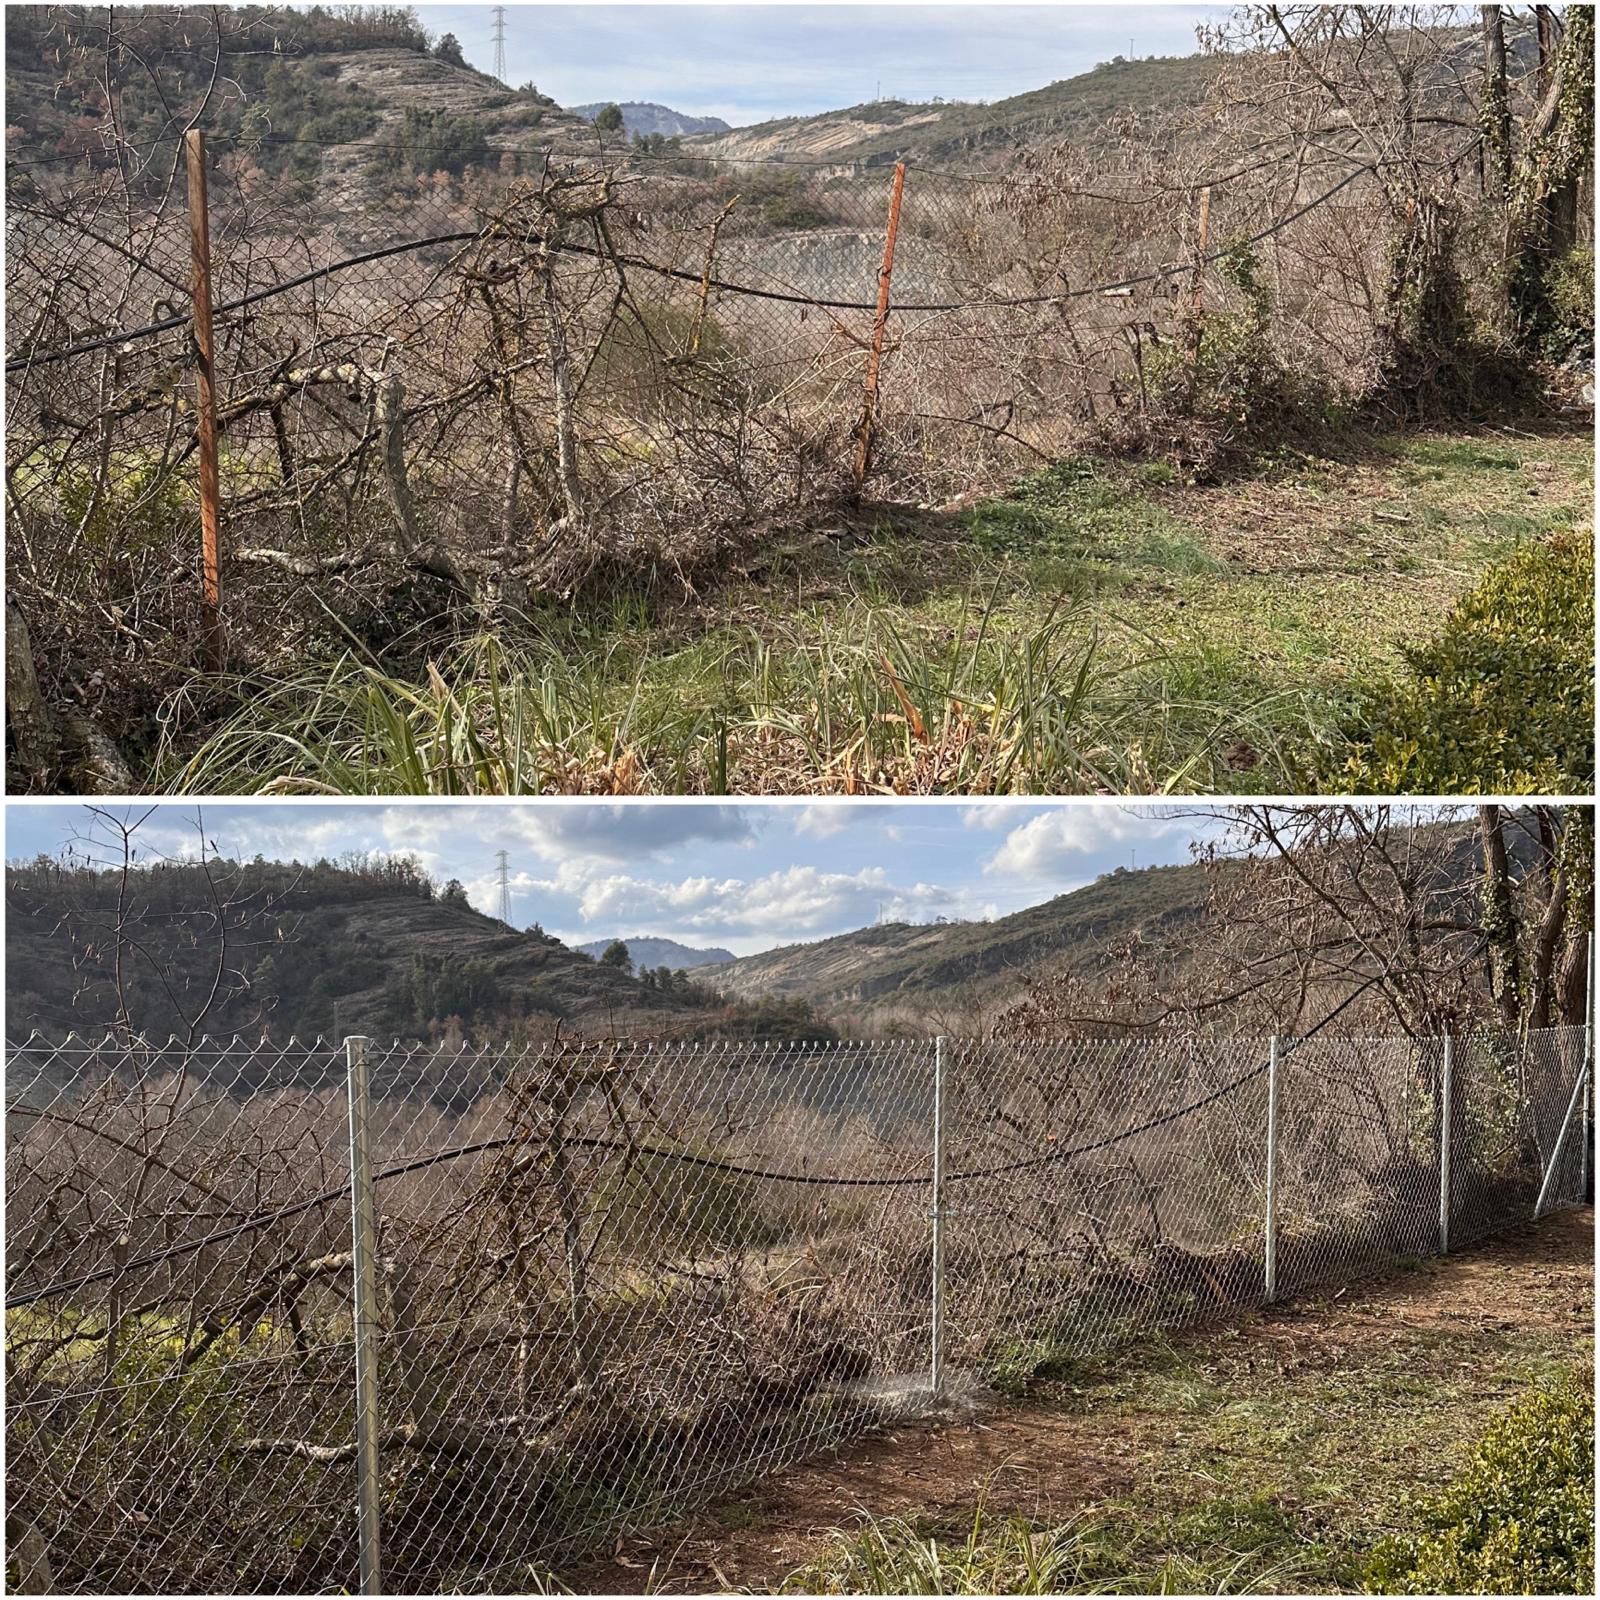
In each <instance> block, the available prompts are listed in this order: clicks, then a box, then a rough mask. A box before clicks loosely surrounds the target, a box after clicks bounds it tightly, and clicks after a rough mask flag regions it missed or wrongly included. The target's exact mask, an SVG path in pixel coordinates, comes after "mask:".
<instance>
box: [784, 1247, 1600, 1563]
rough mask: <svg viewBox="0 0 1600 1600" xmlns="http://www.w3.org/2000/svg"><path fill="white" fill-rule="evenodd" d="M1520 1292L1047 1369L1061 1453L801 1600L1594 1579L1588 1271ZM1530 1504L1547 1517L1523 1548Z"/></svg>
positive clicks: (1462, 1278) (1034, 1451)
mask: <svg viewBox="0 0 1600 1600" xmlns="http://www.w3.org/2000/svg"><path fill="white" fill-rule="evenodd" d="M1574 1259H1575V1260H1577V1259H1579V1258H1578V1257H1576V1256H1575V1257H1574ZM1512 1270H1513V1271H1515V1272H1516V1273H1517V1277H1516V1278H1515V1280H1513V1279H1512V1278H1510V1277H1503V1276H1500V1275H1499V1274H1500V1273H1501V1272H1503V1271H1504V1269H1503V1268H1495V1269H1491V1271H1489V1272H1488V1273H1480V1272H1479V1271H1478V1270H1477V1269H1476V1268H1463V1267H1462V1265H1461V1264H1460V1263H1458V1262H1454V1261H1431V1262H1429V1263H1427V1264H1425V1265H1419V1266H1418V1267H1417V1268H1416V1269H1415V1270H1414V1272H1413V1273H1412V1274H1408V1275H1407V1281H1408V1283H1409V1284H1410V1285H1414V1290H1413V1289H1412V1288H1407V1289H1406V1290H1404V1291H1401V1298H1402V1300H1409V1299H1410V1298H1411V1296H1412V1294H1413V1293H1414V1294H1415V1295H1416V1296H1417V1301H1416V1304H1417V1306H1418V1311H1419V1312H1420V1314H1417V1313H1413V1312H1411V1311H1409V1310H1408V1309H1407V1308H1406V1307H1405V1306H1404V1305H1401V1306H1398V1307H1389V1306H1386V1305H1384V1304H1383V1303H1381V1301H1380V1302H1379V1303H1376V1304H1372V1305H1362V1304H1361V1303H1360V1298H1359V1297H1357V1300H1356V1301H1355V1303H1353V1304H1352V1303H1351V1302H1349V1301H1347V1300H1342V1299H1341V1300H1336V1301H1333V1302H1330V1303H1328V1304H1325V1305H1317V1304H1311V1305H1307V1306H1304V1307H1300V1308H1296V1309H1295V1310H1294V1311H1292V1312H1288V1313H1285V1314H1283V1316H1282V1317H1281V1318H1279V1319H1251V1320H1247V1321H1245V1322H1242V1323H1240V1324H1236V1325H1230V1326H1224V1327H1220V1328H1216V1329H1212V1330H1209V1331H1204V1332H1201V1333H1197V1334H1191V1335H1181V1334H1180V1335H1174V1336H1172V1337H1170V1338H1168V1339H1165V1340H1156V1341H1153V1342H1147V1343H1146V1344H1145V1345H1142V1346H1138V1347H1133V1348H1125V1349H1122V1350H1107V1351H1105V1352H1103V1353H1100V1354H1095V1355H1089V1356H1085V1357H1081V1358H1077V1359H1073V1358H1071V1357H1070V1356H1067V1355H1064V1354H1062V1353H1060V1352H1048V1351H1045V1352H1042V1354H1041V1352H1038V1351H1034V1352H1027V1353H1026V1354H1028V1355H1030V1356H1033V1357H1038V1358H1039V1361H1038V1370H1037V1371H1036V1373H1035V1374H1034V1375H1033V1377H1032V1378H1031V1380H1030V1383H1029V1386H1028V1387H1029V1393H1030V1398H1029V1400H1028V1413H1027V1414H1028V1415H1032V1416H1035V1417H1038V1418H1040V1419H1041V1426H1043V1427H1045V1428H1047V1429H1048V1431H1047V1432H1045V1433H1042V1434H1041V1435H1040V1438H1039V1441H1038V1443H1037V1444H1036V1445H1035V1446H1033V1447H1032V1448H1031V1449H1026V1450H1023V1451H1021V1452H1020V1453H1018V1454H1015V1455H1013V1454H1010V1453H1009V1452H1010V1451H1011V1450H1012V1449H1015V1448H1017V1447H1015V1446H1011V1447H1008V1456H1007V1464H1006V1468H1005V1469H1004V1471H1003V1472H1000V1473H996V1474H993V1475H992V1476H991V1477H990V1478H988V1479H985V1480H982V1481H980V1482H979V1483H977V1484H975V1486H974V1487H975V1490H976V1494H975V1499H976V1510H975V1511H974V1510H973V1509H971V1506H970V1503H969V1508H968V1509H967V1510H964V1511H963V1510H947V1511H944V1512H930V1513H928V1514H926V1515H913V1516H911V1517H909V1518H907V1517H901V1518H898V1519H897V1518H894V1517H882V1518H879V1519H877V1520H870V1519H867V1520H863V1521H861V1522H860V1523H859V1524H858V1525H856V1526H852V1527H849V1528H844V1529H841V1530H839V1531H838V1532H837V1533H836V1534H835V1535H834V1536H832V1537H831V1538H830V1540H829V1541H828V1542H827V1544H826V1545H825V1546H823V1547H822V1548H821V1549H819V1550H818V1551H817V1553H816V1554H815V1556H814V1557H813V1559H812V1560H811V1561H810V1562H809V1563H808V1564H807V1565H806V1566H805V1567H804V1568H802V1569H801V1570H800V1571H799V1572H796V1573H795V1574H794V1575H793V1576H792V1577H791V1578H790V1579H789V1580H788V1583H787V1585H785V1587H787V1588H789V1589H807V1588H809V1589H814V1590H817V1591H820V1592H831V1593H843V1592H847V1591H849V1590H852V1589H853V1590H855V1591H857V1592H866V1593H913V1592H931V1593H983V1592H994V1593H1020V1594H1028V1593H1046V1592H1058V1593H1119V1592H1121V1593H1225V1592H1226V1593H1245V1592H1285V1593H1325V1592H1336V1591H1340V1592H1350V1591H1359V1590H1360V1589H1362V1588H1363V1587H1365V1586H1367V1585H1369V1584H1372V1583H1378V1584H1379V1586H1380V1587H1383V1588H1401V1589H1404V1588H1406V1585H1407V1580H1408V1575H1410V1576H1411V1577H1414V1578H1417V1579H1418V1580H1419V1581H1418V1583H1417V1584H1416V1585H1414V1587H1417V1588H1418V1589H1427V1588H1432V1589H1434V1590H1437V1589H1438V1588H1439V1587H1440V1583H1441V1582H1443V1583H1444V1587H1445V1591H1446V1592H1449V1591H1450V1589H1451V1588H1456V1592H1461V1591H1460V1589H1459V1587H1457V1585H1458V1584H1459V1582H1460V1579H1461V1574H1462V1573H1464V1572H1467V1571H1468V1570H1469V1568H1470V1569H1471V1570H1472V1571H1475V1572H1479V1573H1480V1574H1481V1573H1484V1572H1488V1571H1490V1569H1491V1568H1493V1569H1494V1570H1496V1571H1498V1572H1500V1573H1501V1576H1502V1577H1503V1576H1504V1573H1505V1572H1506V1571H1507V1570H1510V1568H1511V1564H1513V1563H1515V1562H1518V1561H1522V1562H1524V1563H1525V1565H1524V1566H1522V1567H1518V1568H1517V1569H1516V1570H1518V1571H1521V1572H1523V1574H1524V1576H1526V1575H1527V1574H1529V1573H1532V1572H1535V1571H1536V1570H1537V1572H1539V1573H1542V1574H1544V1575H1545V1576H1546V1577H1548V1575H1549V1574H1550V1573H1551V1572H1554V1571H1556V1570H1557V1568H1558V1566H1559V1563H1560V1561H1561V1560H1563V1559H1565V1557H1564V1556H1563V1552H1564V1551H1570V1552H1575V1554H1574V1556H1573V1559H1576V1560H1578V1561H1579V1563H1580V1564H1581V1562H1582V1560H1583V1559H1585V1550H1587V1552H1588V1554H1587V1559H1588V1560H1590V1561H1592V1543H1591V1544H1589V1545H1587V1546H1584V1545H1583V1541H1582V1539H1581V1538H1580V1537H1578V1536H1577V1535H1574V1534H1573V1531H1572V1530H1573V1529H1574V1528H1575V1527H1576V1526H1577V1523H1578V1520H1579V1519H1578V1517H1577V1512H1576V1511H1575V1510H1574V1508H1579V1509H1581V1508H1583V1507H1587V1509H1588V1510H1589V1511H1590V1512H1592V1482H1591V1481H1590V1480H1588V1479H1587V1478H1586V1477H1585V1476H1584V1470H1585V1469H1586V1468H1587V1465H1588V1462H1589V1459H1590V1452H1591V1451H1592V1426H1593V1423H1592V1409H1587V1410H1586V1409H1584V1408H1585V1407H1592V1400H1590V1399H1589V1398H1588V1393H1589V1391H1588V1388H1587V1385H1588V1380H1589V1374H1590V1373H1591V1372H1592V1365H1593V1348H1594V1347H1593V1340H1592V1337H1590V1336H1589V1335H1588V1334H1587V1333H1586V1332H1585V1331H1584V1330H1585V1328H1586V1326H1587V1307H1586V1306H1584V1305H1582V1304H1581V1303H1578V1302H1581V1301H1582V1300H1583V1299H1584V1295H1583V1292H1582V1291H1581V1290H1579V1289H1578V1288H1577V1286H1576V1283H1575V1281H1574V1278H1573V1275H1572V1272H1571V1270H1570V1269H1569V1270H1568V1271H1567V1273H1566V1274H1565V1275H1564V1276H1563V1275H1561V1274H1553V1273H1551V1272H1549V1271H1548V1270H1546V1264H1545V1263H1544V1262H1543V1261H1538V1260H1531V1261H1529V1262H1528V1263H1527V1264H1526V1267H1525V1268H1524V1267H1520V1266H1519V1267H1515V1268H1513V1269H1512ZM1433 1280H1438V1281H1437V1282H1434V1281H1433ZM1575 1297H1576V1298H1575ZM1500 1304H1504V1306H1505V1309H1504V1311H1503V1312H1502V1313H1499V1314H1497V1312H1496V1306H1497V1305H1500ZM1513 1306H1514V1308H1513ZM1430 1307H1431V1308H1434V1309H1440V1308H1442V1310H1443V1312H1444V1315H1442V1316H1435V1315H1432V1314H1430V1312H1429V1310H1428V1308H1430ZM1396 1313H1397V1314H1396ZM1023 1354H1024V1353H1023V1352H1018V1357H1019V1359H1021V1357H1022V1356H1023ZM1574 1394H1578V1395H1580V1396H1581V1397H1582V1404H1581V1405H1578V1404H1575V1403H1574V1402H1573V1401H1572V1399H1571V1398H1570V1397H1572V1396H1573V1395H1574ZM1551 1395H1554V1396H1555V1397H1556V1399H1555V1400H1554V1401H1551V1400H1550V1399H1549V1398H1548V1397H1549V1396H1551ZM1508 1408H1509V1409H1508ZM1580 1412H1581V1413H1582V1415H1581V1418H1580V1416H1579V1413H1580ZM1524 1413H1527V1414H1528V1415H1527V1416H1524ZM1017 1415H1021V1413H1017ZM1552 1417H1553V1420H1552ZM1519 1418H1520V1419H1521V1420H1520V1421H1519ZM1530 1418H1531V1432H1530ZM1580 1422H1581V1426H1580V1425H1579V1424H1580ZM1584 1428H1588V1429H1589V1430H1591V1431H1590V1432H1589V1433H1587V1434H1585V1433H1584V1432H1583V1429H1584ZM1535 1436H1536V1437H1535ZM1018 1444H1019V1445H1020V1444H1021V1440H1020V1439H1019V1441H1018ZM1108 1445H1110V1448H1109V1449H1108ZM885 1475H886V1477H887V1476H888V1475H889V1469H888V1468H887V1467H886V1468H885ZM1052 1482H1056V1483H1059V1484H1060V1485H1062V1486H1063V1490H1062V1492H1060V1493H1058V1491H1057V1490H1055V1489H1054V1488H1053V1487H1052ZM953 1488H954V1485H950V1484H945V1485H941V1490H940V1492H941V1493H943V1494H946V1495H948V1494H950V1493H951V1491H952V1489H953ZM956 1492H957V1493H959V1491H956ZM1586 1496H1587V1498H1585V1497H1586ZM1513 1501H1514V1502H1516V1504H1517V1505H1519V1506H1524V1503H1525V1502H1526V1503H1528V1505H1526V1506H1524V1509H1523V1511H1522V1513H1521V1517H1522V1525H1521V1529H1520V1531H1518V1530H1517V1529H1515V1528H1514V1529H1512V1531H1511V1532H1509V1533H1508V1532H1506V1531H1505V1525H1506V1523H1507V1521H1508V1519H1510V1520H1514V1518H1511V1516H1510V1514H1509V1513H1507V1514H1502V1511H1503V1507H1504V1506H1505V1505H1507V1504H1510V1503H1511V1502H1513ZM1534 1502H1536V1503H1537V1509H1536V1510H1535V1509H1533V1508H1532V1503H1534ZM1497 1506H1499V1507H1502V1510H1495V1509H1494V1508H1495V1507H1497ZM1580 1532H1581V1530H1580ZM1030 1552H1032V1554H1031V1557H1030ZM1447 1562H1449V1563H1454V1564H1451V1565H1447ZM1562 1570H1565V1569H1562ZM1036 1573H1037V1574H1039V1575H1040V1576H1039V1580H1038V1581H1039V1582H1040V1584H1041V1586H1039V1587H1035V1586H1034V1584H1035V1581H1036V1576H1035V1575H1036ZM1450 1578H1454V1579H1455V1580H1456V1582H1455V1583H1451V1582H1450V1581H1448V1580H1449V1579H1450ZM1429 1579H1431V1580H1433V1581H1432V1582H1428V1581H1423V1580H1429ZM941 1585H942V1586H941ZM1474 1588H1478V1589H1487V1591H1488V1592H1518V1588H1519V1586H1516V1585H1513V1586H1511V1587H1510V1588H1507V1587H1505V1586H1504V1585H1503V1584H1500V1585H1497V1584H1495V1583H1494V1582H1488V1583H1485V1584H1480V1585H1475V1586H1471V1587H1469V1588H1468V1591H1467V1592H1473V1589H1474ZM1563 1592H1564V1591H1563ZM1578 1592H1584V1591H1582V1590H1580V1591H1578Z"/></svg>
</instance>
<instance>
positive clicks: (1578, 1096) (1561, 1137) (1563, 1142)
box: [1533, 1059, 1589, 1222]
mask: <svg viewBox="0 0 1600 1600" xmlns="http://www.w3.org/2000/svg"><path fill="white" fill-rule="evenodd" d="M1588 1087H1589V1062H1588V1060H1587V1059H1585V1060H1584V1063H1583V1065H1582V1066H1581V1067H1579V1068H1578V1078H1577V1082H1575V1083H1574V1084H1573V1086H1572V1096H1571V1098H1570V1099H1569V1100H1568V1101H1567V1109H1566V1111H1565V1112H1564V1113H1563V1114H1562V1118H1561V1127H1560V1128H1559V1129H1558V1130H1557V1133H1556V1142H1555V1144H1554V1146H1553V1147H1552V1149H1551V1151H1550V1164H1549V1166H1547V1167H1546V1168H1545V1173H1544V1182H1543V1183H1541V1184H1540V1185H1539V1198H1538V1199H1537V1200H1535V1201H1534V1203H1533V1220H1534V1221H1535V1222H1537V1221H1538V1220H1539V1218H1540V1217H1542V1216H1543V1215H1544V1208H1545V1202H1546V1201H1547V1200H1549V1198H1550V1190H1551V1189H1552V1188H1553V1187H1554V1186H1555V1181H1556V1174H1557V1173H1558V1172H1560V1171H1561V1158H1562V1156H1563V1155H1565V1154H1566V1149H1567V1135H1568V1134H1569V1133H1571V1132H1572V1118H1573V1116H1574V1114H1575V1113H1576V1112H1577V1109H1578V1106H1579V1104H1580V1102H1581V1101H1582V1100H1583V1099H1584V1091H1585V1090H1586V1089H1587V1088H1588Z"/></svg>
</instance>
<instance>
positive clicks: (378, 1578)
mask: <svg viewBox="0 0 1600 1600" xmlns="http://www.w3.org/2000/svg"><path fill="white" fill-rule="evenodd" d="M345 1071H346V1075H347V1082H348V1086H349V1098H350V1244H351V1255H350V1265H351V1276H352V1278H353V1280H354V1281H353V1298H354V1308H355V1346H356V1493H357V1518H358V1524H357V1526H358V1535H359V1542H360V1548H361V1591H360V1592H361V1593H362V1594H381V1593H382V1592H383V1576H382V1563H381V1560H380V1556H379V1544H378V1427H379V1415H378V1336H379V1328H378V1221H377V1206H376V1204H375V1203H374V1199H373V1192H372V1159H371V1150H370V1146H369V1137H368V1128H367V1117H368V1110H369V1105H370V1099H369V1095H368V1092H367V1041H366V1040H365V1039H364V1038H351V1039H346V1040H345Z"/></svg>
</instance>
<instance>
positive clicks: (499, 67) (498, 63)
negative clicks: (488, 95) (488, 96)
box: [493, 6, 506, 83]
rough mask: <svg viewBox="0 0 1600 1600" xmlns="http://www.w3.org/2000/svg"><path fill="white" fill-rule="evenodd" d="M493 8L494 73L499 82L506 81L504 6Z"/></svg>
mask: <svg viewBox="0 0 1600 1600" xmlns="http://www.w3.org/2000/svg"><path fill="white" fill-rule="evenodd" d="M493 10H494V75H495V77H497V78H498V79H499V80H500V81H501V83H504V82H505V81H506V8H505V7H504V6H495V7H494V8H493Z"/></svg>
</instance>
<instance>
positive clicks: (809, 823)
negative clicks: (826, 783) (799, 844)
mask: <svg viewBox="0 0 1600 1600" xmlns="http://www.w3.org/2000/svg"><path fill="white" fill-rule="evenodd" d="M849 822H850V817H849V814H848V812H847V810H846V808H845V806H844V805H842V804H835V805H819V806H802V807H801V808H800V814H799V816H797V817H796V818H795V824H794V831H795V832H796V833H798V834H801V835H803V836H804V837H805V838H807V839H831V838H832V837H833V836H834V835H835V834H836V833H843V832H844V830H845V828H846V827H847V826H848V825H849Z"/></svg>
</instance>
